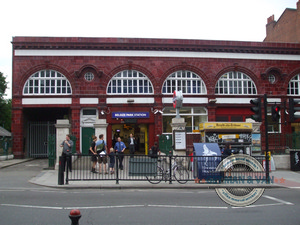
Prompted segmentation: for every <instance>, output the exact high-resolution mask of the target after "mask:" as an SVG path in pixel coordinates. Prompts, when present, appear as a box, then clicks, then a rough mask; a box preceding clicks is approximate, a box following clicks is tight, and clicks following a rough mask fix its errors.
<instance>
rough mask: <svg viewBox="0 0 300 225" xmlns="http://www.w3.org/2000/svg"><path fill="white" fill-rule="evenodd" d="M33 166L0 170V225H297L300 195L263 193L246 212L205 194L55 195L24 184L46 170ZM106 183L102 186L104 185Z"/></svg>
mask: <svg viewBox="0 0 300 225" xmlns="http://www.w3.org/2000/svg"><path fill="white" fill-rule="evenodd" d="M46 165H47V161H46V160H35V161H30V162H27V163H23V164H20V165H16V166H13V167H9V168H4V169H1V170H0V224H1V225H6V224H7V225H8V224H9V225H11V224H26V225H27V224H28V225H29V224H30V225H32V224H43V225H48V224H52V225H53V224H71V220H70V219H69V218H68V215H69V213H70V211H71V210H72V209H79V210H80V212H81V215H82V217H81V219H80V220H79V224H81V225H85V224H110V225H112V224H131V225H135V224H143V225H148V224H164V225H165V224H172V225H174V224H178V225H179V224H180V225H181V224H198V225H199V224H200V225H203V224H209V225H210V224H213V225H214V224H231V225H233V224H255V225H257V224H260V225H261V224H268V225H270V224H271V225H276V224H280V225H282V224H300V190H299V189H287V188H276V189H268V190H266V191H265V193H264V194H263V196H262V197H261V198H260V199H259V200H258V201H257V202H256V203H254V204H253V205H251V206H249V207H242V208H237V207H232V206H229V205H227V204H226V203H224V202H223V201H222V200H220V199H219V198H218V196H217V194H216V193H215V191H214V190H205V189H199V190H196V189H186V190H184V189H178V190H177V189H162V190H157V189H153V190H152V189H133V190H131V189H129V190H118V189H112V190H109V189H101V190H100V189H78V190H74V189H61V188H60V189H54V188H46V187H40V186H36V185H33V184H30V183H28V182H27V181H28V180H29V179H30V178H32V177H34V176H36V175H38V174H39V173H40V171H41V170H42V168H44V167H46ZM104 182H105V181H104Z"/></svg>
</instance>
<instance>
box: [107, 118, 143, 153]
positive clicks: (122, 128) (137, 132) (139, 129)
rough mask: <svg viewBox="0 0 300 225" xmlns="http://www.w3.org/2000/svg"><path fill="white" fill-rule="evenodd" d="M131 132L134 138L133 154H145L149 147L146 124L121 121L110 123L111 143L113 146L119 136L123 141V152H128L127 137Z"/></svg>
mask: <svg viewBox="0 0 300 225" xmlns="http://www.w3.org/2000/svg"><path fill="white" fill-rule="evenodd" d="M130 134H132V135H133V136H134V137H135V139H136V146H135V154H142V155H143V154H145V153H146V152H147V149H149V138H148V137H149V136H148V125H147V124H135V123H123V124H113V125H112V138H113V140H112V145H113V146H114V145H115V143H116V141H117V138H118V137H121V140H122V141H123V142H124V143H125V145H126V147H127V149H126V152H125V153H129V150H128V138H129V136H130Z"/></svg>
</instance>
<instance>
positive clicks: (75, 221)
mask: <svg viewBox="0 0 300 225" xmlns="http://www.w3.org/2000/svg"><path fill="white" fill-rule="evenodd" d="M80 217H81V214H80V211H79V210H78V209H72V210H71V211H70V215H69V218H70V219H71V221H72V223H71V225H79V219H80Z"/></svg>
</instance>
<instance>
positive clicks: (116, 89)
mask: <svg viewBox="0 0 300 225" xmlns="http://www.w3.org/2000/svg"><path fill="white" fill-rule="evenodd" d="M107 94H153V85H152V83H151V81H150V80H149V78H148V77H147V76H146V75H144V74H142V73H141V72H139V71H136V70H124V71H122V72H120V73H117V74H116V75H115V76H113V77H112V78H111V80H110V81H109V83H108V87H107Z"/></svg>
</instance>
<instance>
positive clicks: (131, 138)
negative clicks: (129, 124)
mask: <svg viewBox="0 0 300 225" xmlns="http://www.w3.org/2000/svg"><path fill="white" fill-rule="evenodd" d="M128 146H129V154H130V158H133V157H134V152H135V146H136V140H135V137H134V136H133V134H130V135H129V138H128Z"/></svg>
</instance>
